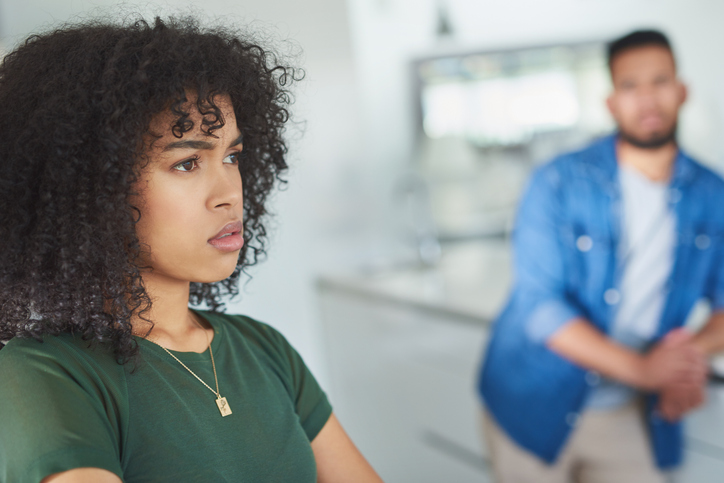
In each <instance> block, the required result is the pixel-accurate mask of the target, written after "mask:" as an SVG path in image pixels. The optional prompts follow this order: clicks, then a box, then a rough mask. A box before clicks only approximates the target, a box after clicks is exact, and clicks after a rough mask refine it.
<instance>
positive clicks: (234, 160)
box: [224, 151, 241, 164]
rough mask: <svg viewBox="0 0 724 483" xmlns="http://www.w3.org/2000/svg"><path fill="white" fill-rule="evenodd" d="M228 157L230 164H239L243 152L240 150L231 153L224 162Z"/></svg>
mask: <svg viewBox="0 0 724 483" xmlns="http://www.w3.org/2000/svg"><path fill="white" fill-rule="evenodd" d="M227 159H228V160H229V161H230V162H229V163H228V164H239V161H240V160H241V153H240V152H239V151H237V152H235V153H231V154H230V155H228V156H227V157H225V158H224V162H226V160H227Z"/></svg>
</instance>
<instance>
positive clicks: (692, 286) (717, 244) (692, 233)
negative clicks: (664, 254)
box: [677, 224, 724, 295]
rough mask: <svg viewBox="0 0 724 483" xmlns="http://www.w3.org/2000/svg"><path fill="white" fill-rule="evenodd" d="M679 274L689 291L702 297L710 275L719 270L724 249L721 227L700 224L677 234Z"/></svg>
mask: <svg viewBox="0 0 724 483" xmlns="http://www.w3.org/2000/svg"><path fill="white" fill-rule="evenodd" d="M677 237H678V238H677V245H678V246H677V263H678V265H679V267H678V270H677V273H678V275H679V278H680V279H681V280H680V281H682V282H683V281H684V279H685V282H684V285H685V286H686V289H687V290H690V291H693V292H696V294H698V295H700V294H701V293H702V292H703V291H704V290H705V285H706V283H707V282H708V281H709V280H710V279H711V277H710V274H711V273H712V272H713V271H714V270H717V269H718V267H717V266H716V264H717V263H719V259H720V257H719V256H717V254H718V253H721V251H722V249H724V230H723V229H722V227H719V226H712V225H709V224H699V225H694V226H690V227H685V228H684V229H682V230H681V231H680V232H679V233H678V234H677Z"/></svg>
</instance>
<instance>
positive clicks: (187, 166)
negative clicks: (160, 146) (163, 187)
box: [173, 158, 198, 173]
mask: <svg viewBox="0 0 724 483" xmlns="http://www.w3.org/2000/svg"><path fill="white" fill-rule="evenodd" d="M196 161H198V159H197V158H193V159H187V160H186V161H181V162H180V163H178V164H177V165H175V166H174V167H173V169H175V170H176V171H182V172H184V173H188V172H189V171H193V170H194V167H195V166H196Z"/></svg>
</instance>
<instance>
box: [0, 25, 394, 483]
mask: <svg viewBox="0 0 724 483" xmlns="http://www.w3.org/2000/svg"><path fill="white" fill-rule="evenodd" d="M293 80H295V73H294V70H293V69H290V68H288V67H286V66H284V65H279V63H278V61H277V58H276V57H275V56H274V55H273V54H271V53H269V52H267V51H265V50H264V49H262V48H261V47H259V46H258V45H256V44H255V43H253V42H251V41H249V40H247V39H244V38H241V37H239V36H238V35H237V34H236V33H235V32H232V31H229V30H223V29H215V30H210V29H202V28H200V27H199V26H198V25H197V23H196V22H194V21H193V20H188V19H187V20H173V19H172V20H169V21H161V20H160V19H156V21H155V24H153V25H148V24H147V23H145V22H143V21H138V22H136V23H133V24H130V25H113V24H110V23H88V24H84V25H78V26H67V27H63V28H61V29H59V30H56V31H54V32H50V33H47V34H43V35H39V36H33V37H31V38H29V39H28V40H27V41H26V42H25V43H24V44H23V45H21V46H20V47H19V48H18V49H17V50H15V51H14V52H12V53H11V54H9V55H8V56H7V57H6V58H5V60H4V61H3V63H2V66H0V112H2V115H1V116H0V167H2V169H0V206H2V210H0V239H1V240H2V250H0V340H9V342H8V343H7V345H6V346H5V348H4V349H2V350H1V351H0V387H1V388H2V390H1V391H0V421H2V422H1V423H0V424H2V431H0V481H3V482H13V483H15V482H17V483H23V482H32V483H37V482H40V481H42V482H43V483H47V482H52V483H64V482H74V483H77V482H94V483H103V482H109V483H110V482H119V481H125V482H127V483H130V482H142V481H143V482H151V481H153V482H166V481H168V482H212V481H213V482H217V481H228V482H239V481H251V482H255V481H274V482H284V481H290V482H305V481H315V480H316V481H335V482H339V481H365V482H367V481H375V482H376V481H380V480H379V477H378V476H377V475H376V474H375V472H374V470H373V469H372V468H371V467H370V466H369V464H368V463H367V462H366V461H365V459H364V458H363V457H362V455H361V454H360V453H359V452H358V451H357V449H356V448H355V446H354V445H353V444H352V442H351V441H350V440H349V438H348V437H347V436H346V434H345V433H344V431H343V429H342V427H341V426H340V424H339V423H338V421H337V420H336V418H335V416H334V414H333V413H332V409H331V406H330V405H329V403H328V401H327V399H326V396H325V395H324V393H323V392H322V390H321V389H320V387H319V386H318V385H317V383H316V381H315V380H314V377H313V376H312V375H311V373H310V372H309V371H308V370H307V368H306V367H305V365H304V363H303V362H302V360H301V358H300V357H299V355H298V354H297V353H296V351H294V349H293V348H292V347H291V346H290V345H289V344H288V343H287V342H286V340H285V339H284V338H283V337H282V336H281V335H280V334H279V333H278V332H276V331H275V330H274V329H272V328H271V327H269V326H267V325H265V324H262V323H259V322H256V321H254V320H251V319H249V318H247V317H243V316H238V315H226V314H224V313H222V312H221V309H222V308H223V304H222V303H221V301H220V300H221V297H222V296H225V295H235V294H236V293H237V292H238V288H237V287H238V279H239V276H240V273H241V271H243V269H244V268H245V267H247V266H249V265H250V264H253V263H254V262H255V261H256V260H257V258H258V256H259V255H260V254H263V252H264V241H265V230H264V225H263V224H262V217H263V215H264V214H265V213H266V211H265V201H266V199H267V195H268V194H269V193H270V191H271V189H272V188H273V186H274V184H275V182H276V181H277V180H279V175H280V174H281V173H283V172H284V171H285V170H286V168H287V165H286V163H285V153H286V146H285V143H284V141H283V138H282V132H283V126H284V124H285V122H286V121H287V118H288V111H287V106H288V104H289V103H290V97H289V94H288V92H287V90H286V86H287V85H288V83H289V82H290V81H293ZM242 180H243V190H242ZM189 303H191V304H192V305H194V306H198V305H200V304H205V305H206V306H207V307H208V308H209V310H199V309H194V310H191V309H190V308H189Z"/></svg>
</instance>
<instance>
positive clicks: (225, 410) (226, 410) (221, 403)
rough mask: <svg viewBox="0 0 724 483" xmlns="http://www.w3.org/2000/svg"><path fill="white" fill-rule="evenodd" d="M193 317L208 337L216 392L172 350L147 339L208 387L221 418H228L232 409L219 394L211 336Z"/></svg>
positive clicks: (207, 341) (193, 316)
mask: <svg viewBox="0 0 724 483" xmlns="http://www.w3.org/2000/svg"><path fill="white" fill-rule="evenodd" d="M191 315H192V318H193V319H194V323H195V324H196V325H198V326H199V328H200V329H201V330H203V331H204V335H205V336H206V343H207V344H208V345H209V354H210V355H211V367H213V368H214V381H215V382H216V391H214V390H213V389H211V387H210V386H209V385H208V384H206V383H205V382H204V380H203V379H201V378H200V377H199V376H197V375H196V374H195V373H194V371H192V370H191V369H189V368H188V367H187V366H186V364H184V363H183V362H181V361H180V360H179V358H178V357H176V356H175V355H173V354H172V353H171V351H170V350H168V349H166V348H165V347H164V346H162V345H161V344H159V343H158V342H154V341H152V340H150V339H147V340H149V341H151V342H153V343H154V344H156V345H157V346H159V347H160V348H161V349H163V350H165V351H166V352H168V355H170V356H171V357H173V358H174V359H176V361H177V362H178V363H179V364H181V365H182V366H183V367H184V369H186V370H187V371H189V372H190V373H191V375H192V376H194V377H195V378H196V379H198V380H199V382H201V384H203V385H204V386H206V387H207V388H208V389H209V391H211V392H213V393H214V394H215V395H216V405H217V406H218V407H219V412H220V413H221V416H222V417H226V416H228V415H229V414H231V408H230V407H229V403H228V402H227V401H226V398H225V397H221V393H220V392H219V378H218V377H216V363H215V362H214V350H213V349H212V348H211V342H210V341H209V334H207V333H206V329H204V328H203V327H202V326H201V324H199V323H198V322H197V321H196V317H195V315H194V313H193V312H191Z"/></svg>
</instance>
